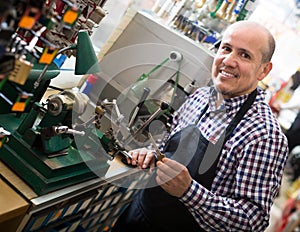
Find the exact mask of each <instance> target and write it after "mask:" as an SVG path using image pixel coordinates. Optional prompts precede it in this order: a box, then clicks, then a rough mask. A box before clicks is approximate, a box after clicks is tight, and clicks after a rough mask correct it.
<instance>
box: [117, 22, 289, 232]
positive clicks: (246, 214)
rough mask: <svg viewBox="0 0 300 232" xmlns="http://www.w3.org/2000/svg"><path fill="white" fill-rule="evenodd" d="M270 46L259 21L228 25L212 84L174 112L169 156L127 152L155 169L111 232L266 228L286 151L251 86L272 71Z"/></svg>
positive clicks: (272, 44) (276, 127) (167, 149)
mask: <svg viewBox="0 0 300 232" xmlns="http://www.w3.org/2000/svg"><path fill="white" fill-rule="evenodd" d="M274 50H275V41H274V38H273V37H272V35H271V34H270V32H269V31H268V30H267V29H266V28H264V27H263V26H262V25H260V24H258V23H255V22H250V21H240V22H237V23H234V24H232V25H230V26H229V27H228V28H227V29H226V31H225V32H224V34H223V38H222V42H221V45H220V47H219V49H218V52H217V54H216V56H215V59H214V62H213V67H212V80H213V84H214V85H213V87H205V88H200V89H198V90H197V91H196V92H195V93H194V94H192V95H191V96H190V97H189V98H188V99H187V101H186V102H185V103H184V104H183V105H182V106H181V107H180V109H179V110H178V111H177V112H176V114H175V116H174V120H173V125H172V130H171V134H170V137H169V139H168V141H167V142H166V145H165V147H164V149H163V152H164V153H165V154H166V156H167V157H170V158H164V159H162V160H161V161H156V160H155V159H154V157H155V153H154V152H152V151H150V150H147V149H145V148H143V149H137V150H134V151H131V152H130V153H131V155H132V161H131V164H132V165H137V166H138V167H139V168H147V167H148V166H151V167H152V168H153V167H154V164H156V167H155V168H154V169H155V171H156V172H155V174H154V175H153V176H152V177H151V179H150V185H151V186H150V185H149V188H146V189H143V190H141V191H140V193H139V194H138V196H137V197H136V199H135V200H134V201H133V203H132V204H131V205H130V206H129V207H128V208H127V209H126V210H125V212H124V213H123V214H122V215H121V216H120V218H119V220H118V221H117V223H116V225H115V226H114V229H113V231H114V232H120V231H124V232H125V231H126V232H129V231H130V232H132V231H143V232H147V231H149V232H150V231H151V232H152V231H153V232H163V231H189V232H190V231H214V232H215V231H226V232H227V231H238V232H241V231H257V232H258V231H259V232H261V231H264V230H265V228H266V227H267V226H268V221H269V213H270V208H271V205H272V203H273V200H274V198H275V197H276V195H277V194H278V190H279V186H280V183H281V177H282V173H283V168H284V165H285V162H286V159H287V154H288V148H287V141H286V138H285V136H284V134H283V133H282V131H281V129H280V127H279V125H278V123H277V121H276V119H275V117H274V116H273V114H272V113H271V110H270V108H269V106H268V105H267V103H266V102H265V100H264V92H263V91H262V90H260V89H258V88H257V85H258V82H259V81H261V80H262V79H264V78H265V77H266V76H267V75H268V73H269V72H270V70H271V69H272V63H271V57H272V55H273V52H274ZM186 157H187V158H186ZM155 184H156V185H157V186H155Z"/></svg>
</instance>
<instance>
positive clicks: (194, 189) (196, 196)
mask: <svg viewBox="0 0 300 232" xmlns="http://www.w3.org/2000/svg"><path fill="white" fill-rule="evenodd" d="M207 191H208V190H207V189H205V188H204V187H203V186H202V185H200V184H199V183H198V182H196V181H195V180H192V183H191V184H190V186H189V187H188V189H187V190H186V191H185V193H184V194H183V195H182V196H181V197H180V198H179V200H180V201H182V202H183V203H184V204H186V205H190V206H192V207H193V206H195V205H199V204H204V203H205V201H206V199H207V197H208V193H207Z"/></svg>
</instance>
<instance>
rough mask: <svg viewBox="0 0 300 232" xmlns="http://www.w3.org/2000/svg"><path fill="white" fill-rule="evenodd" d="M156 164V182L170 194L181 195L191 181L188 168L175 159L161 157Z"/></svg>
mask: <svg viewBox="0 0 300 232" xmlns="http://www.w3.org/2000/svg"><path fill="white" fill-rule="evenodd" d="M156 165H157V176H156V181H157V183H158V184H159V185H160V186H161V187H162V188H163V189H164V190H165V191H166V192H168V193H169V194H170V195H172V196H175V197H181V196H182V195H183V194H184V193H185V192H186V190H187V189H188V187H189V186H190V184H191V182H192V177H191V176H190V173H189V171H188V169H187V168H186V167H185V166H184V165H182V164H180V163H178V162H177V161H175V160H171V159H168V158H163V160H162V161H158V162H157V163H156Z"/></svg>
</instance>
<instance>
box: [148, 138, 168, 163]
mask: <svg viewBox="0 0 300 232" xmlns="http://www.w3.org/2000/svg"><path fill="white" fill-rule="evenodd" d="M148 138H149V139H150V142H151V143H152V145H153V146H154V149H155V152H156V154H157V157H156V158H157V160H159V161H161V160H162V159H163V158H164V157H166V156H165V154H163V153H162V152H161V151H160V150H159V148H158V147H157V145H156V143H155V140H154V139H153V136H152V134H151V133H150V132H148Z"/></svg>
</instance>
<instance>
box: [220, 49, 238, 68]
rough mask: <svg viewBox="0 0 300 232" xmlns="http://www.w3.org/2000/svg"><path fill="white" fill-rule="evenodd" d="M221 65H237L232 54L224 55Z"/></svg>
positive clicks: (235, 58)
mask: <svg viewBox="0 0 300 232" xmlns="http://www.w3.org/2000/svg"><path fill="white" fill-rule="evenodd" d="M223 64H225V65H226V66H231V67H235V66H236V64H237V57H236V55H235V54H234V53H232V52H231V53H228V54H226V55H224V58H223Z"/></svg>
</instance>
